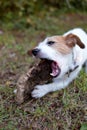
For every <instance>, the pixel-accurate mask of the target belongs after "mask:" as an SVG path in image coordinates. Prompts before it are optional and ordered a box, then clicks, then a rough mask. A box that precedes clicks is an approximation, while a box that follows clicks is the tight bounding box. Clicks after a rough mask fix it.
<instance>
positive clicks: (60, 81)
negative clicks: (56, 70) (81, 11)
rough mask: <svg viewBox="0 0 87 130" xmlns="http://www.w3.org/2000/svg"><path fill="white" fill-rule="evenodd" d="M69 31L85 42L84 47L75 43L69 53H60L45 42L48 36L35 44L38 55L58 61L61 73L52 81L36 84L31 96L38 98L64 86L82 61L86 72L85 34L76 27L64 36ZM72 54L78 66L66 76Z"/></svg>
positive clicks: (73, 76) (76, 71)
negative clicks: (38, 51) (39, 51)
mask: <svg viewBox="0 0 87 130" xmlns="http://www.w3.org/2000/svg"><path fill="white" fill-rule="evenodd" d="M70 33H72V34H75V35H77V36H78V37H79V38H80V40H81V41H82V42H83V43H84V44H85V48H84V49H81V48H80V47H79V46H78V45H75V47H74V48H73V50H72V52H71V53H70V54H68V55H62V54H60V53H59V52H57V51H56V50H54V49H53V48H51V47H50V46H48V45H47V44H46V43H47V39H48V38H46V39H45V40H44V41H43V42H41V43H40V44H39V45H38V46H37V48H39V49H40V50H41V53H40V54H39V56H38V57H40V58H47V59H52V60H55V61H56V62H58V64H59V66H60V68H61V73H60V75H59V76H58V77H56V78H53V83H50V84H45V85H37V86H36V87H35V89H34V90H33V92H32V97H34V98H40V97H42V96H44V95H46V94H47V93H49V92H52V91H56V90H60V89H62V88H65V87H66V86H68V85H69V84H70V83H71V82H72V80H74V79H75V78H76V77H77V76H78V74H79V72H80V70H81V68H82V65H83V64H84V63H85V64H86V72H87V61H86V60H87V34H86V33H85V32H84V31H83V30H82V29H80V28H76V29H73V30H70V31H68V32H67V33H65V34H64V36H66V35H68V34H70ZM72 54H73V56H74V57H73V58H74V61H75V62H76V65H79V67H78V68H77V69H76V70H75V71H73V72H72V73H70V76H69V77H68V75H67V74H66V72H67V71H68V70H69V68H73V61H72Z"/></svg>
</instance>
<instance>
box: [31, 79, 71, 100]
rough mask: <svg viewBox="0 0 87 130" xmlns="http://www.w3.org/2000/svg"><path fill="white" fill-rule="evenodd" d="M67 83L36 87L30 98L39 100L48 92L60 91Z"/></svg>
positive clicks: (61, 82)
mask: <svg viewBox="0 0 87 130" xmlns="http://www.w3.org/2000/svg"><path fill="white" fill-rule="evenodd" d="M68 84H69V81H60V82H53V83H51V84H45V85H37V86H36V87H35V89H34V90H33V92H32V97H34V98H41V97H43V96H44V95H46V94H47V93H49V92H52V91H56V90H60V89H62V88H64V87H66V86H67V85H68Z"/></svg>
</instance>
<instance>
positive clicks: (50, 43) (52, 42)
mask: <svg viewBox="0 0 87 130" xmlns="http://www.w3.org/2000/svg"><path fill="white" fill-rule="evenodd" d="M54 43H55V42H54V41H48V42H47V44H48V45H53V44H54Z"/></svg>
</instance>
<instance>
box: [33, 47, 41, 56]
mask: <svg viewBox="0 0 87 130" xmlns="http://www.w3.org/2000/svg"><path fill="white" fill-rule="evenodd" d="M39 51H40V49H38V48H36V49H33V50H32V54H33V55H34V56H36V55H37V54H38V52H39Z"/></svg>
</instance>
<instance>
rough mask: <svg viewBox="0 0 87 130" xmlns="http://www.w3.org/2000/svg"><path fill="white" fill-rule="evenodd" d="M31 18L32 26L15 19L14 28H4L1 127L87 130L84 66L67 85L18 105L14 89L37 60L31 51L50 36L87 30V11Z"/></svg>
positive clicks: (0, 69)
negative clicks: (18, 26) (62, 88)
mask: <svg viewBox="0 0 87 130" xmlns="http://www.w3.org/2000/svg"><path fill="white" fill-rule="evenodd" d="M40 14H41V13H40ZM29 20H30V21H32V22H31V23H32V26H30V27H28V28H27V29H24V28H22V29H17V28H15V25H13V24H12V23H11V27H12V29H9V28H8V27H9V26H10V25H9V26H8V25H7V26H6V25H5V28H3V27H2V29H1V30H2V32H3V33H2V34H1V35H0V130H28V129H29V130H86V129H87V75H86V74H85V72H84V70H82V71H81V73H80V75H79V76H78V78H77V79H76V80H74V81H73V82H72V83H71V84H70V85H69V87H67V88H66V89H64V90H61V91H57V92H54V93H51V94H48V95H47V96H45V97H43V98H42V99H37V100H35V99H31V100H29V101H27V102H26V103H24V104H21V105H17V103H16V101H15V95H14V93H13V90H14V89H15V88H16V82H17V79H18V78H19V76H20V75H21V74H22V73H24V72H25V71H26V70H27V69H28V66H29V65H30V64H31V63H33V62H34V60H33V59H32V58H31V57H29V56H28V55H27V51H28V50H29V49H31V48H33V47H34V46H35V45H36V44H37V43H38V42H39V41H41V40H43V39H44V37H46V36H51V35H55V34H62V33H64V32H65V31H67V30H68V29H71V28H74V27H82V28H83V29H84V30H85V31H87V14H85V13H77V14H75V13H67V14H61V15H59V14H57V13H56V12H55V13H54V14H53V13H49V12H48V13H46V15H44V16H43V17H42V16H41V17H40V16H39V17H36V16H35V17H33V16H30V17H29ZM8 24H10V23H8ZM3 25H4V23H3ZM13 26H14V29H13Z"/></svg>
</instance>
